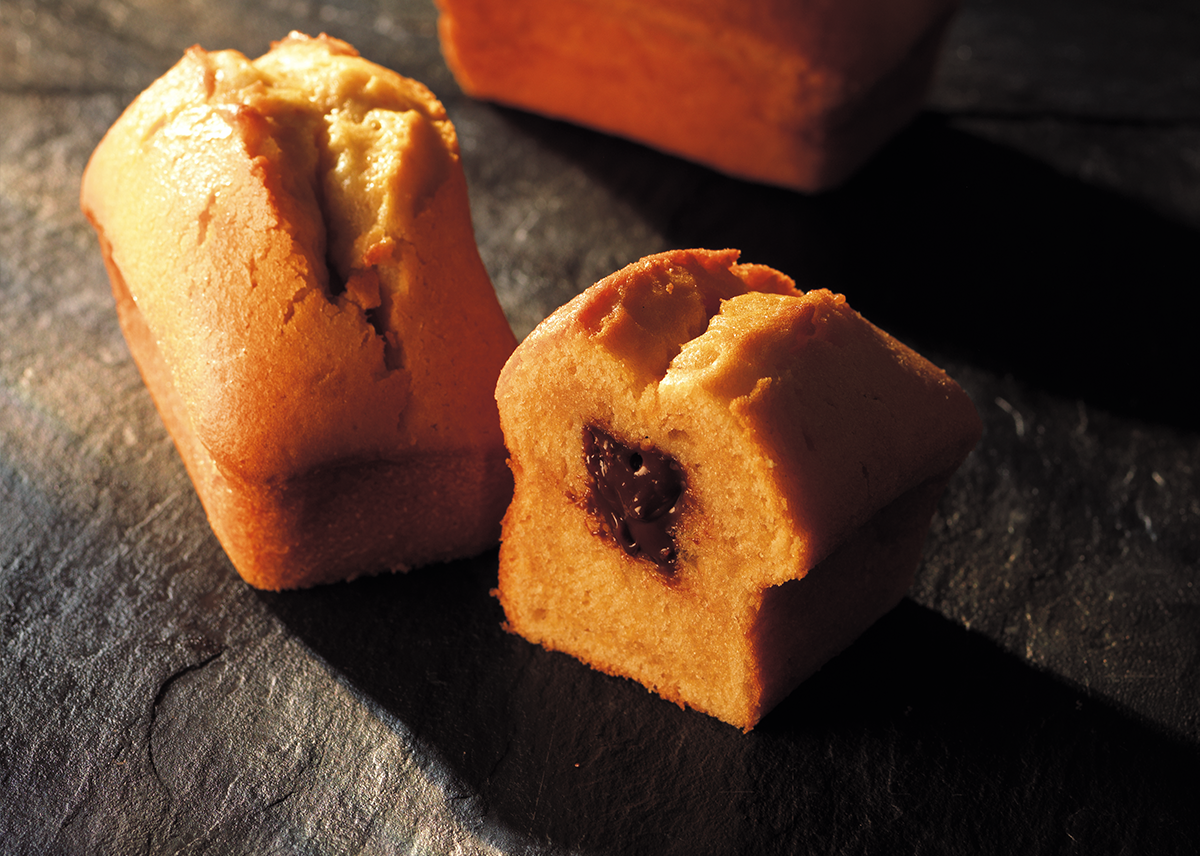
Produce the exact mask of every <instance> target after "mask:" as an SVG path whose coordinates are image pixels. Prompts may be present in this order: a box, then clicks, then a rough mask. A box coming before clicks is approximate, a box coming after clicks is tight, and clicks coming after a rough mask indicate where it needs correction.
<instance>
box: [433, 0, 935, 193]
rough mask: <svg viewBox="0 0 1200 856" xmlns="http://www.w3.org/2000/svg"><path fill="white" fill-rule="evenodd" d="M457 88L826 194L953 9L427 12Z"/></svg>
mask: <svg viewBox="0 0 1200 856" xmlns="http://www.w3.org/2000/svg"><path fill="white" fill-rule="evenodd" d="M437 3H438V6H439V8H440V10H441V16H440V18H439V23H438V29H439V34H440V36H441V43H442V52H443V54H444V55H445V58H446V62H447V64H448V65H449V66H450V68H451V70H452V71H453V73H454V76H455V78H456V79H457V80H458V83H459V85H460V86H461V87H462V89H463V91H464V92H466V93H467V94H469V95H472V96H475V97H477V98H485V99H491V100H494V101H498V102H500V103H503V104H509V105H512V106H515V107H520V108H522V109H526V110H532V111H534V112H538V113H542V114H545V115H547V116H552V117H555V118H560V119H566V120H568V121H572V122H577V123H579V124H582V125H586V126H589V127H591V128H596V129H598V130H601V131H605V132H607V133H611V134H616V135H619V136H624V137H628V138H629V139H632V140H636V141H638V142H642V143H645V144H647V145H650V146H653V147H655V148H658V149H661V150H663V151H666V152H670V153H672V154H675V155H679V156H681V157H685V158H689V159H691V160H694V161H697V162H699V163H702V164H706V165H708V166H711V167H713V168H715V169H717V170H721V171H723V172H726V173H729V174H730V175H734V176H738V177H742V178H748V179H752V180H755V181H761V182H766V183H770V184H777V185H782V186H784V187H790V188H794V189H797V190H803V191H816V190H822V189H825V188H828V187H832V186H834V185H836V184H838V183H839V182H841V181H842V180H843V179H845V178H846V177H847V176H848V175H850V174H851V173H852V172H853V171H854V170H855V169H856V168H857V167H858V166H859V165H860V164H862V163H863V162H864V161H865V160H866V159H867V158H868V157H870V155H871V154H873V153H874V152H875V151H876V150H877V149H878V148H879V147H880V146H882V145H883V143H884V142H886V141H887V139H888V138H889V137H890V136H891V135H892V134H894V133H895V132H896V131H897V130H898V129H899V128H900V127H901V126H903V125H904V124H905V123H906V122H908V121H909V120H910V119H911V118H912V117H913V115H914V114H915V113H916V112H917V110H918V109H919V108H920V106H921V104H922V102H923V100H924V97H925V92H926V90H927V88H928V85H929V82H930V79H931V78H932V75H933V71H934V68H935V65H936V61H937V58H938V54H939V50H940V48H941V43H942V36H943V33H944V32H945V29H946V26H947V24H948V22H949V20H950V18H951V16H952V14H953V12H954V11H955V9H956V8H957V6H958V0H839V2H836V3H830V2H816V0H794V2H793V0H789V2H781V0H718V2H713V0H437Z"/></svg>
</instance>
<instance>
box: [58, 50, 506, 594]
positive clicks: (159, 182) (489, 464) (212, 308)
mask: <svg viewBox="0 0 1200 856" xmlns="http://www.w3.org/2000/svg"><path fill="white" fill-rule="evenodd" d="M82 204H83V209H84V211H85V213H86V214H87V216H88V217H89V218H90V220H91V221H92V223H93V224H94V226H95V227H96V231H97V233H98V234H99V237H100V244H101V247H102V249H103V253H104V259H105V263H106V265H107V267H108V271H109V275H110V279H111V281H112V286H113V293H114V295H115V296H116V301H117V309H118V313H119V316H120V320H121V325H122V328H123V331H124V333H125V336H126V339H127V341H128V342H129V346H130V349H131V351H132V352H133V355H134V358H135V359H136V361H137V363H138V366H139V368H140V369H141V371H142V373H143V376H144V378H145V380H146V383H147V385H148V387H149V388H150V391H151V393H152V395H153V397H154V400H155V403H156V404H157V406H158V409H159V411H160V413H161V414H162V417H163V420H164V422H165V423H166V425H167V428H168V429H169V431H170V433H171V435H172V437H173V438H174V440H175V443H176V445H177V446H178V448H179V451H180V453H181V455H182V457H183V459H184V462H185V463H186V465H187V468H188V472H189V474H190V475H191V477H192V480H193V482H194V483H195V486H196V489H197V491H198V493H199V495H200V498H201V500H202V501H203V503H204V507H205V509H206V511H207V513H208V516H209V520H210V522H211V524H212V527H213V530H214V531H215V532H216V534H217V536H218V537H219V538H220V541H221V543H222V545H223V546H224V548H225V550H226V552H227V553H228V555H229V557H230V559H231V560H232V561H233V563H234V565H235V566H236V567H237V569H238V570H239V572H240V573H241V574H242V576H244V577H245V579H246V580H247V581H249V582H250V583H252V584H253V585H255V586H259V587H264V588H271V589H280V588H290V587H296V586H307V585H312V584H315V583H321V582H328V581H331V580H338V579H346V578H349V577H353V576H355V575H357V574H361V573H367V572H374V571H378V570H381V569H385V568H403V567H407V566H412V565H418V564H424V563H427V562H433V561H440V560H447V559H452V558H455V557H458V556H463V555H468V554H472V553H477V552H479V551H482V550H484V549H486V548H487V547H488V546H489V545H491V544H493V543H494V542H495V540H496V538H497V537H498V535H499V520H500V517H501V515H502V514H503V510H504V508H505V506H506V504H507V502H508V499H509V497H510V495H511V480H510V477H509V475H508V472H507V468H506V467H505V466H504V449H503V442H502V438H501V435H500V429H499V424H498V421H497V417H496V414H495V407H494V405H493V402H492V396H493V391H494V386H495V381H496V377H497V375H498V373H499V371H500V367H501V366H502V365H503V363H504V360H505V359H506V357H507V356H508V355H509V353H511V351H512V349H513V347H515V344H516V342H515V340H514V338H513V335H512V332H511V330H510V328H509V326H508V324H507V322H506V320H505V317H504V314H503V312H502V311H501V309H500V306H499V304H498V302H497V299H496V296H495V292H494V291H493V289H492V286H491V282H490V280H489V278H488V275H487V273H486V271H485V270H484V268H483V265H482V264H481V262H480V259H479V255H478V251H477V248H476V244H475V239H474V234H473V232H472V227H471V220H470V211H469V205H468V200H467V189H466V182H465V179H464V176H463V171H462V167H461V164H460V161H459V152H458V143H457V138H456V136H455V132H454V128H453V126H452V125H451V123H450V122H449V120H448V119H447V118H446V114H445V111H444V110H443V108H442V105H441V104H440V103H439V102H438V101H437V99H436V98H434V96H433V95H432V94H431V93H430V92H429V90H428V89H426V88H425V87H424V86H423V85H421V84H420V83H418V82H416V81H413V80H409V79H406V78H403V77H401V76H400V75H398V74H396V73H395V72H392V71H389V70H387V69H385V68H382V67H380V66H378V65H375V64H373V63H370V62H368V61H366V60H364V59H362V58H361V57H359V56H358V55H357V54H356V52H355V51H354V49H353V48H352V47H350V46H349V45H347V44H345V43H343V42H340V41H338V40H336V39H331V38H326V37H324V36H322V37H321V38H316V39H313V38H308V37H306V36H303V35H300V34H297V33H293V34H292V35H291V36H289V37H288V38H287V39H285V40H283V41H282V42H279V43H277V44H275V45H274V46H273V47H272V50H271V51H270V52H269V53H267V54H265V55H264V56H262V57H261V58H259V59H258V60H255V61H250V60H248V59H247V58H246V57H244V56H242V55H241V54H240V53H237V52H234V51H220V52H215V53H207V52H205V51H203V50H201V49H200V48H192V49H191V50H189V51H188V52H187V54H186V55H185V56H184V57H183V59H182V60H180V62H179V63H178V64H177V65H176V66H175V67H174V68H172V69H171V70H170V71H169V72H167V74H165V75H164V76H163V77H162V78H160V79H159V80H158V81H156V82H155V83H154V84H153V85H152V86H151V87H150V88H149V89H148V90H147V91H146V92H144V93H143V94H142V95H141V96H139V97H138V98H137V99H136V100H135V101H134V102H133V104H131V105H130V107H129V108H128V109H127V110H126V111H125V113H124V114H123V115H122V116H121V118H120V119H119V120H118V121H117V123H116V124H115V125H114V126H113V128H112V129H111V130H110V131H109V132H108V134H107V135H106V136H105V137H104V139H103V140H102V141H101V143H100V145H99V147H98V148H97V149H96V151H95V153H94V154H93V156H92V158H91V161H90V162H89V164H88V167H87V171H86V173H85V175H84V180H83V189H82Z"/></svg>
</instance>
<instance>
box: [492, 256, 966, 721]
mask: <svg viewBox="0 0 1200 856" xmlns="http://www.w3.org/2000/svg"><path fill="white" fill-rule="evenodd" d="M737 257H738V253H737V252H736V251H734V250H725V251H721V252H714V251H707V250H678V251H673V252H668V253H663V254H660V255H656V256H650V257H648V258H645V259H642V260H641V261H639V262H637V263H635V264H633V265H630V266H629V267H627V268H625V269H623V270H621V271H618V272H617V273H615V274H613V275H611V276H609V277H607V278H606V279H604V280H602V281H600V282H598V283H597V284H595V285H594V286H592V287H591V288H589V289H588V290H587V291H585V292H584V293H583V294H581V295H579V296H578V297H576V298H575V299H574V300H572V301H571V302H570V303H568V304H566V305H565V306H563V307H561V308H560V309H558V310H557V311H556V312H554V313H553V314H552V315H550V317H548V318H547V319H546V320H545V321H544V322H543V323H542V324H541V325H540V326H539V327H538V328H537V329H536V330H534V331H533V333H531V334H530V335H529V337H528V338H527V339H526V340H525V341H524V342H522V343H521V345H520V346H519V347H518V348H517V350H516V352H515V353H514V354H513V355H512V357H511V358H510V359H509V361H508V363H507V364H506V365H505V367H504V370H503V372H501V375H500V382H499V384H498V386H497V389H496V399H497V402H498V403H499V407H500V423H501V426H502V427H503V429H504V436H505V442H506V443H507V445H508V450H509V455H510V466H511V468H512V471H513V477H514V480H515V491H514V497H513V503H512V505H511V506H510V507H509V510H508V513H507V515H506V516H505V519H504V531H503V535H502V542H501V547H500V581H499V588H498V596H499V598H500V601H501V603H502V604H503V607H504V612H505V616H506V619H507V626H508V628H509V629H510V630H512V631H514V632H516V633H519V634H520V635H522V636H524V637H525V638H526V639H528V640H530V641H531V642H535V643H540V644H541V645H543V646H545V647H546V648H548V649H552V650H558V651H564V652H566V653H568V654H571V655H573V656H575V657H577V658H579V659H580V660H583V661H584V662H586V663H589V664H590V665H592V666H593V667H595V668H597V669H600V670H602V671H604V672H607V673H609V674H613V675H623V676H626V677H629V678H633V679H634V680H637V681H640V682H641V683H643V684H645V685H646V686H647V687H649V688H650V689H652V690H654V691H656V692H658V693H659V694H660V695H662V696H663V697H665V698H667V699H670V700H672V701H675V702H677V703H679V704H681V705H688V706H690V707H693V708H696V709H697V710H701V711H704V712H706V713H709V714H711V715H713V716H716V717H718V718H720V719H722V720H724V721H725V722H728V723H731V724H732V725H735V726H737V727H739V728H742V729H744V730H749V729H750V728H752V727H753V726H754V725H755V724H756V723H757V722H758V721H759V719H760V718H761V717H762V716H763V715H764V714H765V713H766V712H767V711H768V710H770V709H771V708H772V707H773V706H774V705H775V704H776V703H777V702H778V701H780V700H781V699H782V698H783V697H784V696H786V695H787V694H788V693H789V692H791V690H792V689H793V688H794V687H795V686H796V685H797V684H798V683H799V682H800V681H802V680H803V679H804V678H805V677H807V676H808V675H810V674H811V673H812V672H814V671H815V670H816V669H818V668H819V667H820V666H821V665H822V664H823V663H824V662H825V661H826V660H828V659H829V658H830V657H832V656H833V655H834V654H836V653H837V652H838V651H840V650H842V649H843V648H844V647H845V646H846V645H848V644H849V643H850V642H851V641H853V640H854V639H855V638H856V637H857V636H858V635H859V634H860V633H861V632H862V631H863V630H865V629H866V628H867V627H868V626H870V625H871V624H872V623H873V622H874V621H875V620H876V619H877V618H879V617H880V616H881V615H883V614H884V613H885V612H887V611H888V610H890V609H891V608H892V607H893V606H894V605H895V604H896V603H898V602H899V600H900V599H901V597H902V596H903V595H904V593H905V591H906V590H907V589H908V587H909V586H910V584H911V582H912V579H913V575H914V573H915V570H916V567H917V564H918V561H919V558H920V554H921V550H922V546H923V543H924V539H925V535H926V532H927V530H928V526H929V521H930V517H931V516H932V514H933V512H934V508H935V505H936V503H937V501H938V498H939V496H940V495H941V493H942V491H943V489H944V488H945V486H946V483H947V480H948V479H949V478H950V476H951V474H952V473H953V472H954V471H955V470H956V469H957V468H958V466H959V464H960V463H961V462H962V461H963V460H964V458H965V457H966V456H967V454H968V453H969V452H970V451H971V449H972V448H974V446H975V444H976V442H977V441H978V439H979V436H980V430H981V427H980V422H979V417H978V415H977V413H976V411H975V408H974V406H973V405H972V403H971V401H970V399H969V398H968V397H967V395H966V394H965V393H964V392H963V391H962V389H961V388H960V387H959V386H958V385H957V384H955V383H954V381H952V380H951V379H950V378H949V377H947V375H946V374H945V372H943V371H941V370H940V369H938V368H937V367H936V366H934V365H932V364H931V363H929V362H928V361H927V360H925V359H924V358H923V357H921V356H920V355H918V354H917V353H915V352H913V351H912V350H911V349H909V348H908V347H906V346H905V345H903V344H901V343H900V342H898V341H897V340H895V339H894V338H892V337H891V336H889V335H888V334H887V333H884V332H883V331H882V330H880V329H878V328H877V327H875V326H874V325H872V324H871V323H869V322H868V321H866V320H865V319H864V318H863V317H862V316H861V315H859V314H858V313H857V312H855V311H854V310H853V309H851V308H850V307H849V305H847V303H846V300H845V298H844V297H842V296H840V295H835V294H832V293H831V292H829V291H826V290H817V291H810V292H808V293H801V292H800V291H798V290H797V289H796V288H795V286H794V284H793V283H792V281H791V280H790V279H788V278H787V277H786V276H784V275H783V274H780V273H778V272H777V271H774V270H772V269H770V268H767V267H763V266H760V265H749V264H738V263H737Z"/></svg>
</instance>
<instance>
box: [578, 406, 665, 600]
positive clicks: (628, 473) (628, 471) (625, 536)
mask: <svg viewBox="0 0 1200 856" xmlns="http://www.w3.org/2000/svg"><path fill="white" fill-rule="evenodd" d="M583 460H584V464H585V465H586V466H587V471H588V474H589V475H590V476H591V485H590V488H591V490H590V492H589V495H588V497H587V504H588V510H589V511H591V512H593V513H594V514H596V515H597V516H599V518H600V520H601V521H602V522H603V524H604V528H605V529H606V530H607V531H608V533H609V534H610V535H611V536H612V537H613V538H614V539H615V540H616V542H617V543H618V544H620V545H621V547H622V549H624V550H625V552H626V553H628V554H629V555H630V556H633V557H634V558H645V559H649V560H650V561H652V562H654V564H655V565H657V566H658V569H659V571H660V572H661V573H663V574H664V575H665V576H667V577H670V576H673V575H674V573H675V559H676V554H677V550H676V547H675V537H674V533H673V531H672V530H673V529H674V525H675V522H676V521H677V520H678V519H679V504H680V503H679V498H680V496H681V495H682V494H683V487H684V479H683V468H682V467H680V466H679V463H678V462H677V461H675V460H674V459H673V458H671V457H670V456H669V455H666V454H664V453H663V452H661V451H660V450H658V449H656V448H654V447H653V446H650V445H649V444H639V445H638V446H637V447H636V448H633V447H630V446H627V445H625V444H624V443H622V442H621V441H620V440H617V439H616V438H615V437H613V436H612V435H611V434H609V433H607V432H605V431H603V430H601V429H600V428H597V427H596V426H594V425H585V426H584V429H583Z"/></svg>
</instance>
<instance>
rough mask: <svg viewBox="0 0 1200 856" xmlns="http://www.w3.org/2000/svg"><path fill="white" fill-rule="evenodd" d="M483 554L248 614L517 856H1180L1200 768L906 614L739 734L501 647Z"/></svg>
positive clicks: (1192, 835)
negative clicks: (392, 736) (352, 696)
mask: <svg viewBox="0 0 1200 856" xmlns="http://www.w3.org/2000/svg"><path fill="white" fill-rule="evenodd" d="M495 574H496V557H495V553H491V554H488V555H485V556H483V557H481V558H479V559H476V560H472V561H464V562H458V563H454V564H452V565H449V566H446V567H444V568H425V569H422V570H417V571H414V572H413V573H411V574H408V575H395V576H385V577H377V578H372V579H365V580H360V581H357V582H355V583H353V584H349V585H338V586H329V587H325V588H323V589H321V590H320V591H317V592H312V591H309V592H291V593H284V594H267V593H262V594H260V597H261V598H262V599H263V601H264V602H265V603H266V604H267V606H268V607H269V608H270V609H271V610H272V611H273V612H274V613H275V614H277V615H278V616H279V617H280V618H281V620H283V621H284V622H285V623H286V624H287V625H288V626H289V627H290V628H291V629H292V630H293V631H294V632H295V633H296V634H297V635H298V636H299V637H300V638H301V639H303V640H304V641H305V642H306V643H307V644H308V645H309V646H310V647H311V648H312V650H313V651H314V652H316V653H317V654H318V655H319V656H320V657H322V658H323V659H324V660H325V661H326V662H328V663H329V664H330V665H331V666H333V667H334V668H335V669H337V670H338V671H339V672H340V673H342V674H343V675H344V676H345V678H346V679H347V680H348V681H349V682H350V683H351V684H352V685H354V686H355V687H357V688H358V690H359V691H361V692H362V693H364V694H365V695H367V696H369V697H371V698H373V699H375V700H376V701H377V702H378V703H379V704H380V705H381V706H382V707H383V708H384V709H386V710H387V711H389V712H390V713H391V714H392V715H394V716H395V717H396V719H397V720H398V721H399V722H400V723H402V724H403V726H404V728H405V729H406V731H407V732H408V735H409V736H407V737H406V738H405V739H406V740H411V741H412V742H413V745H414V751H415V752H416V753H417V757H418V758H424V759H425V762H426V770H427V772H428V774H429V775H430V776H431V777H432V778H434V779H436V780H438V781H440V783H441V786H442V787H443V788H444V789H445V791H446V793H447V794H448V797H449V798H450V801H451V802H452V804H453V805H454V806H455V807H456V811H457V812H458V813H459V815H460V818H461V820H462V822H463V823H464V825H466V826H468V827H469V828H475V829H478V830H480V832H481V833H482V834H483V835H484V836H485V837H486V838H488V839H489V840H491V841H492V842H493V843H495V844H497V845H499V846H501V847H504V848H506V850H508V851H509V852H532V850H531V848H533V849H536V848H538V847H540V846H543V845H544V846H547V847H549V848H551V849H554V850H558V849H560V848H561V849H562V850H570V851H577V852H584V853H618V852H619V853H622V854H642V853H644V854H656V856H663V855H664V854H685V853H686V854H709V853H711V854H735V853H746V854H749V853H754V854H772V853H803V852H814V853H818V852H819V853H844V852H912V851H917V850H921V851H922V852H969V853H972V854H984V853H1004V854H1010V853H1018V852H1019V853H1034V852H1036V853H1058V852H1063V853H1069V852H1078V853H1088V854H1101V853H1129V852H1143V853H1150V852H1153V853H1157V854H1175V853H1179V854H1183V853H1194V852H1196V850H1195V848H1196V845H1197V843H1200V818H1198V817H1197V815H1196V812H1195V811H1194V808H1195V806H1196V805H1197V804H1200V777H1198V776H1197V772H1198V770H1200V752H1198V750H1197V747H1195V746H1191V745H1189V744H1185V743H1183V742H1180V741H1177V740H1175V739H1173V738H1172V737H1170V736H1169V735H1165V734H1162V733H1160V732H1158V731H1157V730H1156V729H1155V728H1153V727H1151V726H1149V725H1147V724H1145V723H1141V722H1138V721H1137V720H1135V719H1134V718H1133V717H1131V716H1127V715H1125V714H1124V713H1123V712H1121V711H1119V710H1116V709H1114V708H1113V707H1112V706H1111V705H1108V704H1107V703H1106V702H1104V701H1102V700H1099V699H1094V698H1090V697H1089V696H1088V695H1087V694H1086V693H1084V692H1081V691H1078V690H1076V689H1074V688H1072V687H1069V686H1065V685H1064V684H1062V683H1061V682H1060V681H1057V680H1056V679H1054V678H1052V677H1050V676H1047V675H1044V674H1042V673H1039V672H1036V671H1035V670H1033V669H1031V668H1029V667H1028V666H1026V665H1025V664H1023V663H1021V662H1020V661H1019V660H1017V659H1016V658H1014V657H1012V656H1011V655H1008V654H1006V653H1004V652H1003V651H1001V650H1000V649H999V648H997V647H996V646H995V645H994V644H993V643H991V642H990V641H988V640H986V639H984V638H983V637H981V636H979V635H978V634H973V633H971V632H969V631H966V630H964V629H962V628H960V627H957V626H956V625H954V624H952V623H951V622H949V621H947V620H945V619H944V618H942V617H940V616H939V615H937V614H936V613H933V612H931V611H929V610H926V609H924V608H923V607H920V606H917V605H915V604H914V603H913V602H911V601H907V600H906V601H904V602H903V603H902V604H901V605H900V606H899V607H897V608H896V609H895V610H893V611H892V612H891V613H890V614H889V615H887V616H886V617H885V618H883V619H882V620H881V621H880V622H878V623H877V624H876V625H875V626H874V627H873V628H872V629H871V630H869V631H868V632H867V633H866V634H865V635H864V636H863V637H862V638H861V639H860V640H859V641H858V642H857V643H856V644H855V645H854V646H852V647H851V648H850V649H849V650H847V651H846V652H845V653H843V654H842V655H841V656H840V657H838V658H836V659H834V660H833V661H832V662H831V663H829V664H828V665H827V666H826V667H825V669H823V670H822V671H821V672H820V673H818V675H816V676H815V677H813V678H812V679H810V680H809V681H808V682H807V683H805V684H804V685H802V686H801V687H800V688H799V689H798V690H797V691H796V692H794V693H793V694H792V695H791V696H790V697H789V698H788V699H786V700H785V701H784V702H783V703H782V704H781V705H780V706H779V707H778V708H776V709H775V711H773V712H772V713H771V714H770V715H768V716H767V717H766V718H765V719H764V720H763V721H762V723H760V725H759V727H758V728H757V729H756V730H755V731H753V732H751V733H750V734H748V735H743V734H741V733H740V732H738V731H736V730H735V729H733V728H731V727H729V726H727V725H724V724H722V723H719V722H717V721H715V720H713V719H711V718H709V717H707V716H703V715H701V714H698V713H693V712H687V711H682V710H680V709H679V708H677V707H675V706H673V705H671V704H668V703H666V702H663V701H661V700H659V699H658V698H657V697H655V696H652V695H650V694H648V693H647V692H646V691H645V690H643V689H642V688H641V687H640V686H638V685H635V684H633V683H632V682H629V681H625V680H620V679H615V678H610V677H607V676H604V675H601V674H599V673H597V672H594V671H592V670H590V669H588V668H586V667H585V666H583V665H581V664H579V663H577V662H575V661H574V660H572V659H571V658H569V657H566V656H564V655H561V654H553V653H548V652H545V651H543V650H542V649H541V648H538V647H535V646H533V645H530V644H528V643H526V642H524V641H522V640H521V639H519V638H517V637H514V636H510V635H508V634H506V633H504V632H503V631H502V629H501V628H500V622H501V620H502V618H503V615H502V612H501V610H500V608H499V606H498V604H497V602H496V601H495V600H494V599H492V598H491V597H489V596H488V594H487V592H488V590H489V588H490V587H491V586H493V585H494V584H495Z"/></svg>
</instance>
